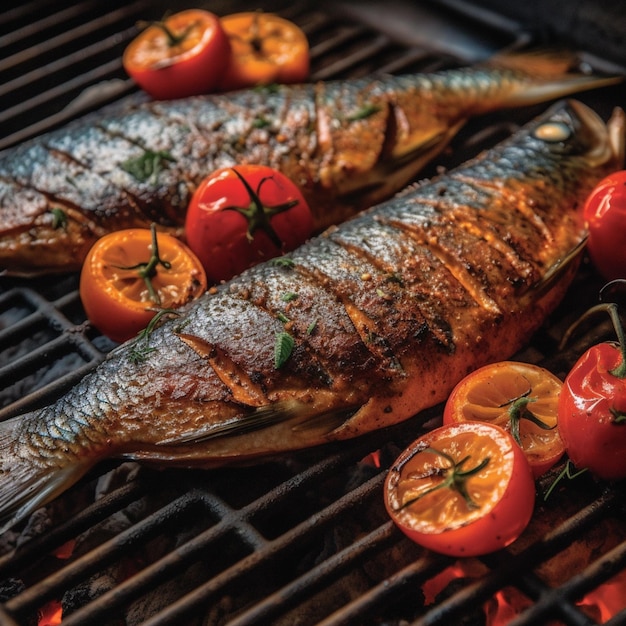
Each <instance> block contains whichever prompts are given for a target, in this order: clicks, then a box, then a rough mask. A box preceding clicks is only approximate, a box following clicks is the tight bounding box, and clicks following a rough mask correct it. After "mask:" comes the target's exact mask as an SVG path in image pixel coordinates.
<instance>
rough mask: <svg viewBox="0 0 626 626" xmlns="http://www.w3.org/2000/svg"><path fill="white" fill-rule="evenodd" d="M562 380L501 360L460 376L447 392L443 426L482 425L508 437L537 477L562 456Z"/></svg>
mask: <svg viewBox="0 0 626 626" xmlns="http://www.w3.org/2000/svg"><path fill="white" fill-rule="evenodd" d="M562 387H563V383H562V381H561V380H560V379H559V378H558V377H557V376H555V375H554V374H553V373H552V372H550V371H549V370H547V369H545V368H543V367H539V366H538V365H534V364H531V363H523V362H517V361H501V362H498V363H492V364H490V365H486V366H484V367H481V368H479V369H477V370H476V371H474V372H472V373H471V374H469V375H468V376H466V377H465V378H464V379H463V380H461V382H460V383H459V384H458V385H457V386H456V387H455V388H454V389H453V390H452V393H451V394H450V396H449V397H448V401H447V402H446V406H445V408H444V413H443V421H444V424H450V423H455V422H464V421H468V420H473V421H481V422H488V423H491V424H496V425H498V426H501V427H502V428H504V429H505V430H506V431H508V432H509V433H511V435H512V436H513V438H514V439H515V441H516V442H517V443H518V444H519V445H520V446H521V447H522V450H523V451H524V454H526V457H527V458H528V462H529V464H530V466H531V468H532V470H533V474H534V476H535V478H538V477H539V476H541V475H542V474H544V473H545V472H546V471H547V470H548V469H550V468H551V467H552V466H553V465H554V464H555V463H556V462H557V461H558V460H559V459H560V458H561V457H562V456H563V454H564V452H565V446H564V444H563V441H562V440H561V437H560V434H559V428H558V424H557V418H558V405H559V395H560V393H561V389H562Z"/></svg>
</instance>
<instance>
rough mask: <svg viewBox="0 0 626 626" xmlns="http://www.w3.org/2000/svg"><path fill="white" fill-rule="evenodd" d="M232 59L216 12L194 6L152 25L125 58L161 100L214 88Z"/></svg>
mask: <svg viewBox="0 0 626 626" xmlns="http://www.w3.org/2000/svg"><path fill="white" fill-rule="evenodd" d="M229 61H230V40H229V39H228V37H227V36H226V33H225V32H224V29H223V28H222V23H221V21H220V19H219V18H218V17H217V15H214V14H213V13H210V12H209V11H203V10H201V9H189V10H187V11H181V12H180V13H175V14H174V15H171V16H169V17H168V18H166V19H165V20H164V21H162V22H156V23H154V24H152V25H150V26H148V27H147V28H146V29H145V30H144V31H142V32H141V33H140V34H139V35H138V36H137V37H136V38H135V39H134V40H133V41H131V43H130V44H129V45H128V46H127V48H126V50H125V51H124V55H123V57H122V62H123V65H124V69H125V70H126V72H127V73H128V75H129V76H130V77H131V78H133V79H134V80H135V82H136V83H137V84H138V85H139V86H140V87H141V88H142V89H143V90H144V91H146V92H147V93H148V94H150V96H152V97H153V98H156V99H158V100H165V99H172V98H184V97H187V96H194V95H199V94H204V93H209V92H211V91H213V90H214V89H215V87H216V85H217V83H218V81H219V80H220V79H221V77H222V74H223V73H224V71H225V69H226V67H227V65H228V63H229Z"/></svg>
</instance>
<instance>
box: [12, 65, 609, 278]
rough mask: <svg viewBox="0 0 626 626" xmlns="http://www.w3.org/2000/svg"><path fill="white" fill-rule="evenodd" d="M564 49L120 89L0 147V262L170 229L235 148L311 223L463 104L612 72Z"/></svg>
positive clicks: (424, 140) (21, 266)
mask: <svg viewBox="0 0 626 626" xmlns="http://www.w3.org/2000/svg"><path fill="white" fill-rule="evenodd" d="M570 61H571V59H567V58H566V57H564V56H558V55H548V54H543V55H539V54H531V53H526V54H520V55H503V56H500V57H498V58H496V59H493V60H492V61H491V62H490V64H489V65H487V66H480V67H474V68H463V69H457V70H450V71H441V72H438V73H433V74H417V75H412V76H400V77H398V76H384V77H371V78H367V79H354V80H347V81H331V82H326V83H324V82H319V83H317V84H305V85H298V86H282V87H277V88H275V89H274V88H272V89H266V90H250V91H242V92H236V93H232V94H227V95H213V96H206V97H197V98H190V99H185V100H179V101H173V102H140V103H137V102H131V103H130V104H127V105H126V106H123V107H122V108H121V109H119V110H115V111H114V112H110V113H106V114H105V113H102V112H100V113H98V114H95V115H92V116H89V117H87V118H84V119H82V120H80V121H78V122H76V123H74V124H72V125H69V126H67V127H66V128H63V129H60V130H58V131H54V132H52V133H49V134H47V135H44V136H42V137H40V138H37V139H36V140H33V141H31V142H28V143H25V144H23V145H21V146H19V147H17V148H16V149H12V150H9V151H7V152H5V153H4V155H2V156H0V273H1V272H4V273H6V274H15V275H34V274H42V273H48V272H55V271H74V270H79V269H80V267H81V265H82V262H83V260H84V258H85V255H86V253H87V251H88V250H89V248H90V247H91V246H92V245H93V243H94V241H95V240H96V239H97V238H98V237H101V236H102V235H104V234H106V233H107V232H110V231H112V230H120V229H122V228H132V227H138V226H139V227H141V226H148V225H149V224H150V223H152V222H155V223H157V224H159V225H160V226H161V228H162V229H164V230H168V231H170V232H173V234H176V235H181V233H182V227H183V224H184V216H185V210H186V207H187V205H188V202H189V200H190V198H191V196H192V194H193V192H194V190H195V189H196V188H197V186H198V184H199V182H200V181H201V180H202V178H204V177H205V176H206V175H208V174H209V173H210V172H212V171H213V170H215V169H217V168H220V167H228V166H231V165H234V164H237V163H244V162H252V163H260V164H267V165H270V166H272V167H275V168H277V169H280V170H281V171H283V172H284V173H285V174H286V175H287V176H289V177H290V178H291V179H292V180H294V181H295V182H296V183H297V184H298V185H299V186H300V187H301V189H302V191H303V193H304V195H305V197H306V199H307V201H308V203H309V205H310V206H311V208H312V210H313V212H314V213H315V220H316V224H317V227H318V230H319V231H321V230H322V229H323V228H325V227H327V226H329V225H331V224H335V223H339V222H341V221H343V220H344V219H345V218H346V217H348V216H349V215H352V214H353V213H355V212H356V211H358V210H361V209H363V208H365V207H368V206H371V205H373V204H375V203H377V202H380V201H382V200H383V199H385V198H388V197H390V196H391V195H392V194H393V193H395V192H397V191H399V190H400V189H401V188H402V187H403V186H405V185H406V184H407V183H408V182H409V181H411V180H412V179H413V178H414V177H415V175H416V174H417V172H418V171H419V170H420V169H422V168H423V167H424V165H425V164H426V163H427V162H429V161H430V160H432V159H433V158H434V156H435V155H436V154H438V153H439V152H440V151H441V150H442V149H443V148H444V147H445V146H446V145H447V144H448V143H449V141H450V140H451V139H452V137H453V136H454V135H455V133H457V131H458V130H459V129H460V128H461V126H463V124H464V123H465V122H466V120H467V119H468V118H469V117H471V116H476V115H479V114H483V113H486V112H488V111H493V110H495V109H501V108H504V107H517V106H521V105H526V104H532V103H537V102H541V101H545V100H548V99H555V98H558V97H562V96H564V95H566V94H571V93H573V92H576V91H580V90H583V89H590V88H594V87H599V86H603V85H607V84H612V83H614V82H616V81H617V80H621V79H620V78H613V77H611V78H602V77H590V76H585V75H580V74H572V73H569V72H568V70H567V66H568V64H569V63H570ZM522 68H523V69H522Z"/></svg>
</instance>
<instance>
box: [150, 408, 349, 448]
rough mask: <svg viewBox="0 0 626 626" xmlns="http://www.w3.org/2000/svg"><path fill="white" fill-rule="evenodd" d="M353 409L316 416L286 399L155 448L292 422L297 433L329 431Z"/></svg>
mask: <svg viewBox="0 0 626 626" xmlns="http://www.w3.org/2000/svg"><path fill="white" fill-rule="evenodd" d="M355 410H356V408H346V409H339V410H336V411H324V412H321V413H316V412H315V411H314V410H313V409H312V408H311V407H310V406H309V405H308V404H306V403H304V402H299V401H298V400H285V401H281V402H274V403H272V404H267V405H265V406H260V407H257V408H255V409H254V410H252V411H251V412H249V413H245V414H240V415H236V416H235V417H233V418H231V419H229V420H225V421H222V422H220V423H219V424H211V425H208V426H207V427H205V428H202V429H198V430H195V431H193V432H191V433H187V434H185V435H183V436H182V437H181V436H177V437H172V438H170V439H165V440H162V441H159V443H158V444H157V445H158V446H172V445H187V444H190V443H199V442H203V441H208V440H210V439H216V438H218V437H228V436H236V435H243V434H246V433H249V432H253V431H256V430H261V429H263V428H268V427H270V426H273V425H274V424H279V423H281V422H290V421H292V422H293V423H294V424H293V429H294V430H297V431H304V430H309V429H311V430H316V431H318V430H323V431H326V432H331V431H332V430H334V429H335V428H337V426H340V425H341V424H343V422H344V421H345V420H346V419H347V417H349V416H350V415H352V413H354V411H355Z"/></svg>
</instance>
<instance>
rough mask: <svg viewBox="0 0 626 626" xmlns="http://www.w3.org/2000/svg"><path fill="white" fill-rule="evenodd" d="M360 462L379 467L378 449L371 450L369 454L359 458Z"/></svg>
mask: <svg viewBox="0 0 626 626" xmlns="http://www.w3.org/2000/svg"><path fill="white" fill-rule="evenodd" d="M361 463H364V464H365V465H372V466H374V467H377V468H380V450H376V451H375V452H371V453H370V454H368V455H367V456H366V457H365V458H364V459H362V460H361Z"/></svg>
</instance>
